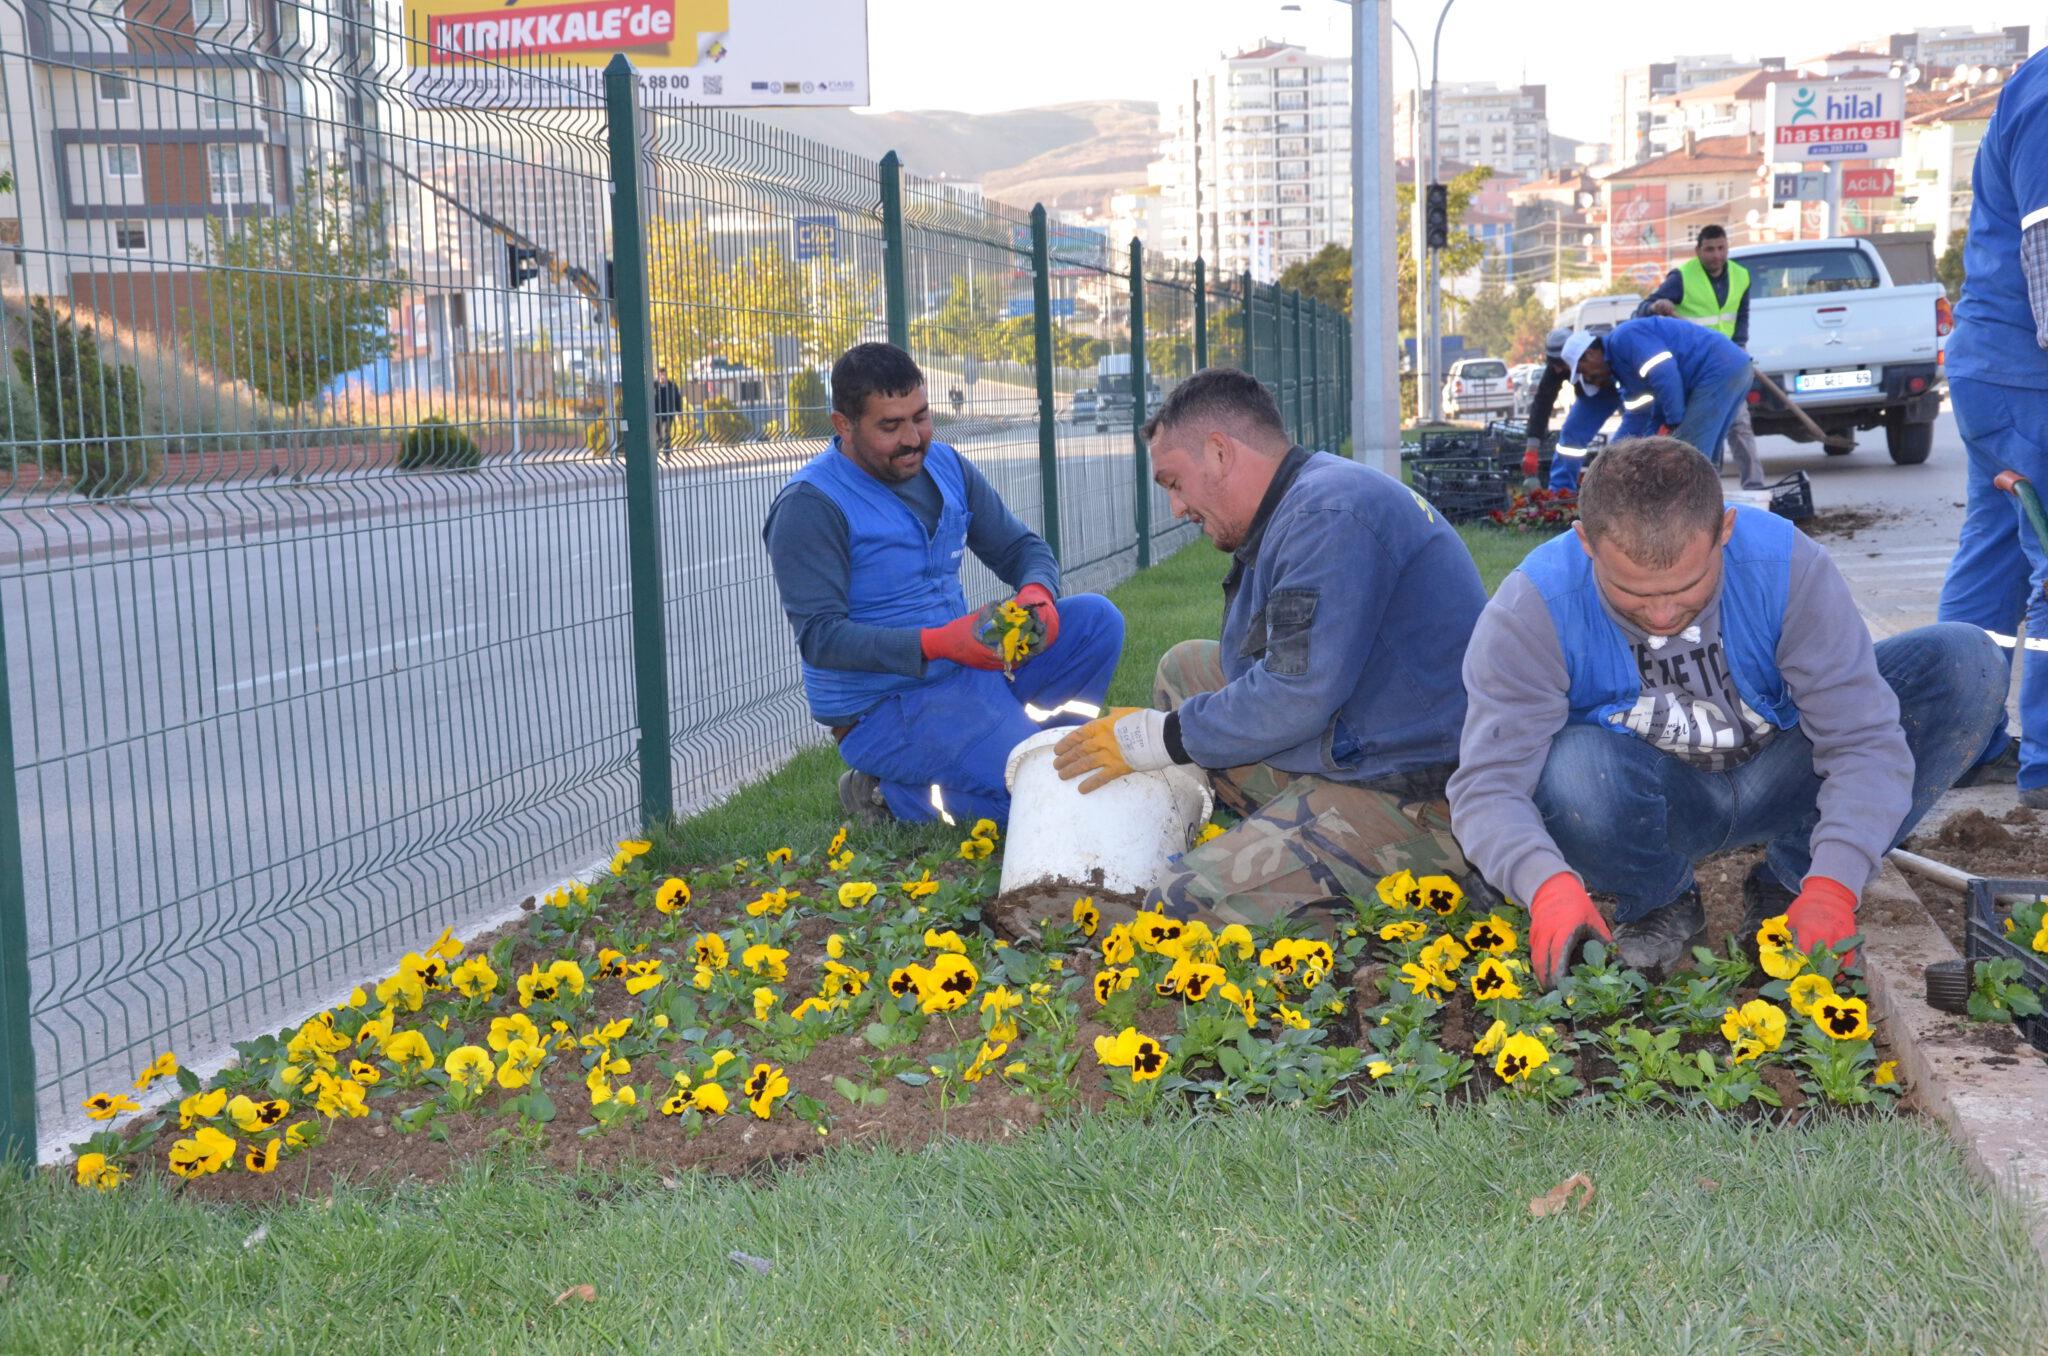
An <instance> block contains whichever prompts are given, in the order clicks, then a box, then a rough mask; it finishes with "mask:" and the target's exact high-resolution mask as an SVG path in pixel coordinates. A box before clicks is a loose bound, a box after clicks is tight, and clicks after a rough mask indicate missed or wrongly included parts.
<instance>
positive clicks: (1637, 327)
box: [1551, 316, 1751, 486]
mask: <svg viewBox="0 0 2048 1356" xmlns="http://www.w3.org/2000/svg"><path fill="white" fill-rule="evenodd" d="M1564 363H1565V370H1566V371H1567V372H1569V373H1570V375H1571V379H1572V381H1573V382H1575V383H1576V384H1577V386H1578V388H1579V396H1578V399H1577V400H1575V401H1574V402H1573V404H1572V412H1571V414H1570V415H1569V416H1567V417H1566V419H1565V426H1564V428H1563V429H1562V430H1560V431H1559V433H1558V436H1557V461H1558V462H1564V461H1567V460H1571V461H1574V462H1575V463H1577V464H1583V463H1584V460H1585V455H1586V453H1585V448H1586V443H1587V442H1589V441H1590V440H1591V438H1592V436H1593V434H1595V433H1597V432H1599V430H1600V426H1601V425H1602V424H1604V423H1606V422H1607V420H1608V418H1609V417H1610V416H1612V415H1613V413H1614V412H1615V410H1616V409H1620V410H1621V411H1622V418H1621V428H1620V430H1619V431H1618V432H1617V433H1616V434H1615V435H1614V441H1616V442H1619V441H1621V440H1622V439H1623V438H1640V437H1647V436H1648V435H1650V434H1653V433H1656V432H1658V431H1659V430H1660V429H1662V430H1668V432H1669V436H1671V437H1673V438H1676V439H1678V441H1680V442H1682V443H1687V444H1689V445H1691V446H1692V447H1694V448H1697V449H1698V450H1699V451H1700V452H1701V454H1702V455H1704V456H1705V457H1706V458H1707V460H1709V461H1711V462H1713V463H1714V464H1715V465H1717V466H1718V465H1720V460H1719V456H1720V448H1721V443H1722V440H1723V439H1725V438H1726V437H1727V436H1728V430H1729V428H1730V427H1732V426H1733V425H1734V423H1735V415H1736V412H1737V411H1739V410H1740V409H1741V408H1742V403H1743V401H1744V400H1746V399H1747V398H1748V397H1749V387H1750V380H1751V376H1750V365H1749V355H1748V354H1747V353H1744V352H1743V351H1742V350H1741V349H1739V348H1737V347H1736V346H1735V345H1734V344H1732V343H1730V342H1729V341H1728V340H1727V339H1726V338H1724V337H1723V336H1721V335H1719V334H1717V333H1715V332H1714V331H1713V330H1710V329H1706V328H1704V327H1702V326H1699V325H1695V324H1693V323H1691V322H1690V321H1686V320H1675V319H1671V318H1669V317H1666V316H1643V317H1640V318H1638V319H1635V320H1624V321H1622V322H1621V324H1619V325H1616V326H1615V327H1614V328H1613V329H1612V330H1610V331H1608V333H1607V334H1606V335H1604V336H1603V335H1597V334H1594V333H1593V332H1592V331H1590V330H1580V331H1579V332H1578V333H1577V334H1574V335H1573V336H1572V337H1571V338H1570V339H1569V340H1567V341H1566V343H1565V346H1564ZM1567 474H1569V475H1570V477H1571V479H1572V482H1573V483H1574V484H1575V483H1576V482H1577V465H1574V466H1573V467H1572V468H1571V469H1570V470H1569V471H1568V472H1567ZM1558 478H1559V477H1558V472H1557V462H1553V463H1552V466H1551V484H1552V485H1553V486H1556V485H1557V482H1558Z"/></svg>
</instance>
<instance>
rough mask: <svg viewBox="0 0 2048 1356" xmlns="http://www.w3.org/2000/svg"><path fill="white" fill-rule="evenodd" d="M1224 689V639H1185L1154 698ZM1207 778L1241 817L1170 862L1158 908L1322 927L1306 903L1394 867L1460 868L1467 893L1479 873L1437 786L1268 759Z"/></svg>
mask: <svg viewBox="0 0 2048 1356" xmlns="http://www.w3.org/2000/svg"><path fill="white" fill-rule="evenodd" d="M1222 686H1223V663H1222V654H1221V649H1220V647H1219V646H1218V645H1217V643H1216V642H1215V641H1213V640H1186V641H1182V642H1181V643H1180V644H1178V645H1176V646H1174V647H1173V648H1172V649H1170V650H1168V651H1167V652H1166V654H1165V656H1164V657H1163V658H1161V660H1160V661H1159V672H1158V674H1157V676H1156V677H1155V678H1154V679H1153V687H1152V703H1153V705H1154V706H1157V707H1159V708H1160V709H1162V710H1168V711H1170V710H1172V709H1174V708H1175V707H1177V706H1179V705H1180V704H1181V703H1182V702H1183V701H1185V700H1186V699H1187V698H1188V697H1190V696H1193V695H1194V694H1195V693H1197V692H1213V691H1215V690H1217V689H1218V688H1221V687H1222ZM1208 775H1209V785H1210V786H1211V788H1212V789H1213V790H1214V791H1215V793H1216V800H1217V803H1218V805H1220V806H1221V807H1222V808H1224V809H1226V810H1229V811H1230V812H1231V813H1232V814H1235V815H1237V816H1239V822H1238V823H1237V824H1236V825H1234V826H1233V827H1231V828H1230V829H1228V830H1226V831H1225V832H1224V833H1223V834H1222V835H1221V836H1220V837H1217V838H1212V839H1210V840H1209V841H1208V842H1207V843H1204V844H1202V845H1201V846H1200V847H1197V848H1194V849H1191V850H1190V851H1189V852H1188V853H1187V854H1186V855H1185V856H1183V857H1182V858H1181V859H1180V860H1179V861H1178V862H1176V863H1175V864H1174V865H1173V867H1172V868H1171V869H1170V870H1169V871H1168V873H1167V876H1166V879H1165V880H1164V881H1162V882H1161V883H1160V884H1159V886H1158V887H1157V888H1156V889H1155V890H1154V891H1153V894H1154V902H1153V907H1154V908H1160V907H1163V908H1164V909H1165V911H1166V912H1168V913H1171V914H1174V915H1176V916H1178V917H1182V918H1197V917H1199V918H1202V919H1204V920H1205V921H1209V922H1210V923H1211V924H1212V925H1214V924H1216V923H1217V922H1218V921H1219V920H1220V922H1222V923H1244V924H1247V925H1251V926H1258V925H1261V924H1271V923H1274V922H1277V921H1279V920H1281V919H1283V918H1292V917H1300V918H1302V919H1303V921H1307V922H1310V923H1312V924H1315V925H1317V926H1322V927H1326V926H1327V925H1328V921H1329V916H1328V915H1327V914H1325V913H1324V912H1323V911H1322V910H1320V909H1316V908H1313V907H1306V908H1305V907H1304V906H1312V905H1313V904H1315V903H1316V902H1317V901H1321V900H1326V899H1328V898H1330V897H1331V896H1333V895H1335V896H1344V895H1349V896H1356V897H1361V898H1362V897H1366V896H1369V895H1371V894H1372V892H1373V887H1374V886H1376V885H1377V884H1378V883H1379V879H1380V877H1381V876H1385V875H1389V874H1391V873H1393V872H1396V871H1401V870H1404V869H1405V870H1408V871H1413V872H1414V873H1415V874H1416V875H1418V876H1423V875H1432V874H1439V873H1440V874H1444V875H1450V876H1455V877H1457V878H1458V879H1459V880H1461V881H1462V882H1464V883H1465V885H1466V888H1467V889H1468V890H1469V889H1471V888H1472V887H1473V885H1474V884H1475V883H1476V881H1477V873H1475V872H1473V871H1471V870H1470V869H1469V868H1468V867H1467V866H1466V863H1465V856H1464V854H1463V853H1462V852H1461V851H1459V849H1458V844H1457V842H1456V840H1455V839H1453V838H1452V837H1451V815H1450V808H1449V806H1448V805H1446V803H1445V802H1444V800H1443V792H1442V788H1441V787H1432V788H1430V789H1428V790H1426V791H1424V790H1418V792H1417V794H1416V796H1415V797H1414V798H1410V797H1407V796H1404V795H1402V794H1400V793H1399V791H1398V790H1386V789H1380V790H1375V789H1371V788H1368V787H1364V786H1358V785H1354V784H1351V783H1346V782H1338V781H1332V780H1330V779H1329V778H1327V777H1318V776H1314V775H1311V774H1307V773H1298V772H1283V771H1281V770H1280V769H1278V768H1274V767H1269V766H1267V765H1266V764H1264V763H1255V764H1252V765H1250V766H1248V767H1233V768H1223V769H1212V770H1209V773H1208ZM1423 797H1427V798H1426V799H1425V798H1423ZM1318 915H1320V916H1318Z"/></svg>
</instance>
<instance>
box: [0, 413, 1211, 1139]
mask: <svg viewBox="0 0 2048 1356" xmlns="http://www.w3.org/2000/svg"><path fill="white" fill-rule="evenodd" d="M1061 438H1062V452H1061V465H1060V475H1061V496H1060V497H1061V501H1062V511H1061V523H1062V528H1063V533H1064V541H1063V546H1064V551H1063V554H1064V556H1065V558H1066V560H1067V561H1068V562H1069V569H1068V587H1069V589H1070V590H1078V589H1085V588H1099V587H1105V586H1106V585H1107V584H1108V583H1110V582H1113V581H1114V580H1115V579H1116V578H1119V577H1121V576H1122V575H1123V574H1127V573H1128V572H1129V571H1130V570H1131V569H1132V568H1133V567H1134V563H1135V553H1134V551H1133V550H1132V548H1131V544H1132V542H1133V541H1134V538H1133V535H1132V527H1131V518H1132V493H1133V488H1134V486H1133V476H1132V463H1131V460H1130V454H1129V444H1128V440H1127V439H1125V440H1120V439H1118V438H1117V437H1115V436H1114V435H1108V436H1103V437H1096V436H1094V435H1093V430H1092V426H1091V427H1090V428H1088V429H1086V430H1084V431H1082V432H1081V433H1078V434H1077V433H1076V432H1075V431H1074V430H1072V429H1071V428H1063V429H1062V430H1061ZM957 441H958V444H959V445H960V446H961V447H962V449H963V450H964V451H965V452H966V453H967V454H968V455H969V457H970V458H972V459H973V460H974V461H975V462H976V464H977V465H979V466H981V467H982V469H983V470H984V471H985V472H986V473H987V474H988V475H989V477H990V479H991V480H992V481H993V482H994V484H995V485H996V487H997V489H998V490H999V492H1001V493H1002V494H1003V495H1004V497H1005V499H1006V500H1007V502H1009V504H1010V505H1011V506H1012V508H1014V509H1015V510H1016V511H1017V512H1018V514H1019V515H1020V516H1022V517H1023V518H1024V519H1025V520H1026V521H1027V522H1029V523H1031V524H1032V525H1033V526H1034V527H1040V528H1041V529H1042V525H1043V515H1042V511H1041V505H1040V494H1039V450H1038V443H1037V437H1036V431H1035V427H1032V426H1028V425H1027V426H1024V427H1022V428H1019V427H1003V426H1001V425H999V424H995V423H991V424H990V425H987V426H983V427H982V428H981V429H980V430H979V431H976V429H975V428H974V427H973V426H971V425H963V426H961V431H960V432H959V434H958V436H957ZM802 455H803V454H802V453H800V452H797V451H795V450H792V451H791V452H790V453H789V454H788V455H785V456H782V457H779V458H776V457H770V458H768V459H766V460H763V459H760V458H729V459H727V460H726V461H723V462H717V463H711V464H704V465H694V466H676V467H671V468H669V469H666V470H665V471H664V472H663V474H662V477H661V500H662V503H661V511H662V514H663V540H664V553H663V556H664V562H665V564H664V581H663V592H664V596H665V597H666V599H667V600H668V605H667V609H666V618H665V621H666V626H667V648H668V656H669V664H668V674H669V682H670V689H671V712H670V717H671V721H672V725H673V741H674V742H673V750H674V757H673V766H674V775H675V781H676V791H677V797H678V800H679V802H680V803H681V805H682V807H683V808H690V807H693V806H697V805H701V804H703V803H705V802H707V801H709V800H710V799H713V798H715V797H716V796H717V795H719V794H721V793H722V792H724V791H725V790H727V789H729V788H730V787H732V786H733V785H735V784H737V783H738V782H741V781H743V780H745V779H747V778H749V777H751V776H753V775H755V774H757V773H759V772H760V771H762V770H764V769H765V768H767V767H771V766H773V765H774V764H775V763H777V762H779V761H781V760H782V759H783V758H784V757H786V756H787V755H788V754H789V753H790V752H791V751H792V750H793V749H794V748H796V747H797V746H799V744H801V743H803V742H806V741H809V740H812V739H815V738H816V731H815V727H814V726H813V725H812V724H811V723H810V721H809V720H808V719H807V717H806V716H805V714H804V712H803V708H802V702H801V696H800V691H799V687H798V682H797V675H796V667H795V647H794V645H793V643H792V641H791V638H790V634H789V629H788V625H787V623H786V622H785V620H784V619H783V617H782V614H781V610H780V607H779V605H778V604H777V601H776V598H775V593H774V586H773V580H772V578H771V576H770V574H769V569H768V562H767V557H766V553H765V552H764V551H763V549H762V547H761V545H760V538H759V533H760V525H761V523H762V521H763V519H764V518H765V516H766V513H767V509H768V505H769V502H770V500H771V499H772V498H773V496H774V494H775V492H776V490H777V489H778V488H779V487H780V486H781V484H782V483H783V481H784V480H785V479H786V478H787V476H788V474H789V472H790V471H791V470H793V469H794V468H795V466H796V465H797V464H799V463H800V460H801V457H802ZM1154 521H1155V527H1156V526H1158V525H1162V524H1166V523H1167V522H1168V518H1167V514H1166V510H1165V505H1164V502H1163V496H1157V497H1156V498H1155V508H1154ZM1184 535H1185V530H1184V529H1183V530H1182V531H1180V532H1176V533H1174V534H1172V535H1171V537H1170V538H1168V539H1167V540H1163V541H1161V542H1160V543H1159V549H1160V550H1161V551H1162V552H1163V551H1165V550H1168V549H1171V548H1172V546H1173V545H1176V544H1178V541H1179V540H1180V539H1181V538H1182V537H1183V536H1184ZM968 589H969V595H970V597H971V598H974V599H975V600H976V601H980V600H982V599H985V598H988V597H992V596H995V595H996V594H997V592H998V585H997V584H996V582H995V581H994V579H993V578H992V577H991V576H990V575H989V574H988V573H987V571H986V570H984V569H983V568H982V567H981V566H980V565H979V563H978V562H976V563H973V564H971V565H970V568H969V573H968ZM629 600H630V583H629V577H628V563H627V550H626V540H625V527H624V497H623V481H622V476H621V472H620V467H619V464H618V463H616V462H594V461H591V460H589V459H586V458H579V457H570V456H564V457H560V458H557V459H551V460H544V459H537V460H534V461H532V462H529V463H526V464H522V465H517V466H511V465H506V466H499V465H493V466H492V467H489V468H487V469H486V470H484V471H482V472H479V473H476V474H474V475H464V476H447V477H429V478H422V477H408V476H395V475H391V474H388V473H387V474H378V475H368V476H358V477H353V478H336V479H331V480H326V481H309V482H307V483H304V484H299V485H288V484H283V483H279V482H266V483H255V484H247V485H239V486H232V487H227V486H222V487H215V488H214V489H212V490H211V491H208V492H205V493H191V492H183V493H179V494H175V495H164V496H156V497H152V498H151V499H150V500H149V501H147V502H146V503H145V504H144V505H143V506H142V507H139V508H136V507H128V508H121V507H111V506H84V505H70V504H61V503H56V502H51V501H46V500H44V501H34V502H32V503H26V504H25V503H22V502H19V501H17V502H12V503H4V504H0V616H4V621H5V627H6V641H7V658H8V668H9V675H8V676H9V679H10V688H9V691H10V695H11V699H12V703H13V716H14V730H15V758H16V763H17V766H18V771H19V785H20V789H21V795H22V813H23V820H24V822H23V839H24V842H23V866H24V873H25V877H26V886H27V898H28V924H29V940H30V967H31V977H32V982H33V992H34V995H35V997H34V1003H33V1006H34V1043H35V1047H36V1056H37V1067H38V1075H39V1083H40V1085H41V1108H42V1112H41V1114H42V1118H43V1122H44V1127H45V1129H44V1138H45V1142H46V1144H47V1143H50V1142H53V1141H54V1140H56V1139H57V1138H60V1137H62V1136H64V1135H65V1134H67V1133H68V1132H69V1131H72V1130H78V1131H82V1130H83V1125H82V1123H81V1122H79V1120H78V1116H77V1110H76V1108H77V1104H78V1102H79V1101H80V1100H81V1099H82V1098H83V1097H85V1096H86V1095H87V1094H88V1093H89V1092H92V1091H97V1090H100V1089H103V1088H124V1087H126V1085H127V1084H128V1082H129V1081H130V1079H131V1078H132V1077H133V1074H134V1070H135V1069H136V1068H138V1067H140V1065H141V1064H143V1063H145V1062H146V1061H147V1060H148V1058H149V1057H150V1056H151V1055H152V1054H154V1053H155V1052H156V1051H157V1050H160V1049H174V1050H176V1051H177V1053H178V1054H179V1056H180V1057H181V1058H182V1059H184V1060H186V1061H187V1062H188V1063H202V1062H205V1061H207V1060H209V1059H217V1058H221V1057H224V1056H225V1054H226V1051H227V1047H228V1044H229V1043H230V1042H232V1041H234V1040H241V1039H246V1038H248V1037H249V1036H251V1035H253V1034H255V1033H257V1032H259V1031H261V1030H264V1029H271V1028H275V1027H277V1026H278V1025H280V1024H281V1023H283V1022H285V1021H287V1020H292V1019H295V1017H296V1016H297V1015H298V1014H301V1013H303V1012H305V1011H307V1010H309V1009H312V1008H315V1007H317V1006H320V1005H322V1004H324V1003H327V1002H330V1001H333V999H334V998H335V997H336V996H337V994H339V993H343V992H345V991H346V986H347V985H348V984H349V983H352V982H353V981H354V980H355V979H357V978H359V977H361V976H362V975H364V974H366V973H370V972H373V971H378V970H380V969H388V968H389V967H390V966H391V965H392V964H394V963H395V962H396V960H397V957H398V956H399V954H400V953H401V952H403V951H404V950H407V949H410V948H413V947H417V946H419V945H421V944H423V943H424V942H426V941H428V940H431V939H432V937H433V936H434V934H435V932H436V931H438V930H439V928H440V927H442V926H443V925H444V924H450V923H453V924H458V925H461V924H464V923H466V922H469V921H472V920H474V919H476V918H478V917H480V916H483V915H486V914H488V913H490V912H492V911H494V910H499V909H502V908H504V907H505V906H506V905H508V904H512V903H516V902H517V901H518V900H519V899H520V898H522V897H523V896H525V895H527V894H531V893H533V892H535V891H536V890H542V889H546V888H549V887H551V886H552V885H553V884H555V883H557V882H559V881H560V880H561V879H563V878H564V877H566V876H568V875H570V874H572V873H574V872H577V871H580V870H583V869H586V868H587V867H588V866H589V865H590V864H591V863H592V862H593V861H594V860H602V859H603V858H604V857H605V856H608V855H609V848H610V844H611V842H612V841H613V840H614V839H616V838H617V837H620V836H622V835H624V834H625V833H627V832H628V831H629V830H630V829H631V827H632V826H633V824H634V823H635V822H636V812H637V806H638V781H637V777H636V775H635V761H634V757H635V747H636V738H637V728H636V722H635V717H634V710H635V707H634V690H633V685H632V648H631V647H632V637H631V629H630V627H631V618H630V603H629Z"/></svg>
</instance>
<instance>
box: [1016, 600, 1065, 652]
mask: <svg viewBox="0 0 2048 1356" xmlns="http://www.w3.org/2000/svg"><path fill="white" fill-rule="evenodd" d="M1017 606H1019V607H1028V608H1030V609H1032V610H1033V611H1035V612H1036V613H1037V614H1038V620H1039V622H1040V623H1041V624H1042V625H1043V626H1044V627H1045V643H1044V644H1043V645H1041V646H1039V647H1038V648H1039V649H1040V650H1041V651H1044V650H1050V649H1051V648H1052V643H1053V642H1054V641H1056V640H1058V639H1059V638H1060V610H1059V608H1057V607H1055V606H1054V605H1053V601H1052V590H1051V589H1049V588H1047V587H1046V586H1045V585H1043V584H1026V585H1025V586H1024V587H1023V588H1021V589H1018V590H1017Z"/></svg>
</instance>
